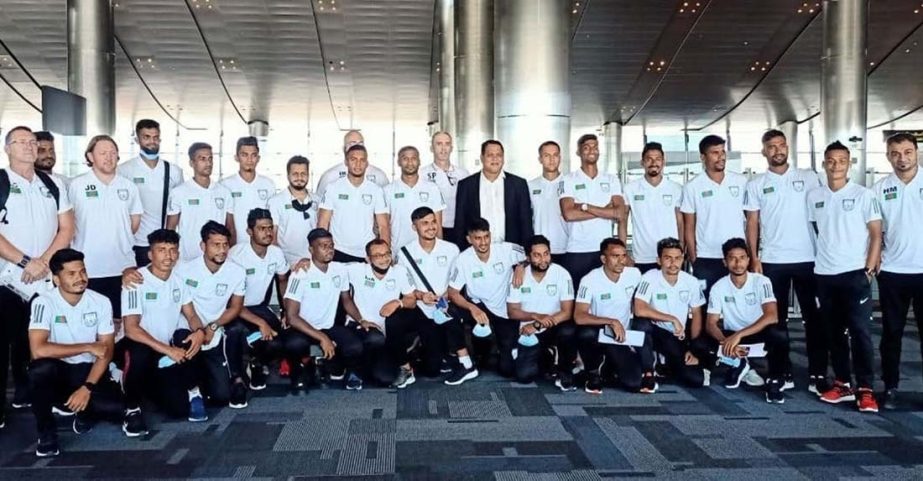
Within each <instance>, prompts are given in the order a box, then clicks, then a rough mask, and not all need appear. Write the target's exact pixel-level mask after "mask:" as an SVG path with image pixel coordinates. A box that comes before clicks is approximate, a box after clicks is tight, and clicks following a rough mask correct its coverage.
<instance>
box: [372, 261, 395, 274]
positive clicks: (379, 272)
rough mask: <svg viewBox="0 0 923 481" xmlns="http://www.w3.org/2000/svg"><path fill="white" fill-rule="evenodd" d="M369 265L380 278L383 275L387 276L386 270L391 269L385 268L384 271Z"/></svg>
mask: <svg viewBox="0 0 923 481" xmlns="http://www.w3.org/2000/svg"><path fill="white" fill-rule="evenodd" d="M369 265H370V266H372V270H373V271H375V273H376V274H378V275H382V276H383V275H385V274H387V273H388V270H389V269H390V268H391V266H388V267H385V268H384V269H382V268H380V267H378V266H376V265H375V264H369Z"/></svg>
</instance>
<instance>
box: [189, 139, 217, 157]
mask: <svg viewBox="0 0 923 481" xmlns="http://www.w3.org/2000/svg"><path fill="white" fill-rule="evenodd" d="M202 149H208V150H212V151H213V150H214V149H212V146H211V145H209V144H207V143H205V142H193V143H192V145H190V146H189V160H194V159H195V153H196V152H198V151H200V150H202Z"/></svg>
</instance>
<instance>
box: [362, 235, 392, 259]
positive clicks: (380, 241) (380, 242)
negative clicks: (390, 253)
mask: <svg viewBox="0 0 923 481" xmlns="http://www.w3.org/2000/svg"><path fill="white" fill-rule="evenodd" d="M390 245H391V244H388V241H386V240H384V239H382V238H381V237H376V238H374V239H372V240H370V241H368V242H366V243H365V255H367V256H370V255H372V247H375V246H390Z"/></svg>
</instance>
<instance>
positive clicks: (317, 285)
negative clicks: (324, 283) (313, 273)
mask: <svg viewBox="0 0 923 481" xmlns="http://www.w3.org/2000/svg"><path fill="white" fill-rule="evenodd" d="M310 286H311V289H320V282H312V283H311V284H310Z"/></svg>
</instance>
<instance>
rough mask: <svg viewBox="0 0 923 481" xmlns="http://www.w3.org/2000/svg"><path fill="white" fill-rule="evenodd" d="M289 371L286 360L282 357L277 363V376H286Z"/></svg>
mask: <svg viewBox="0 0 923 481" xmlns="http://www.w3.org/2000/svg"><path fill="white" fill-rule="evenodd" d="M289 372H290V371H289V365H288V361H287V360H285V359H283V360H282V361H281V362H280V363H279V377H288V374H289Z"/></svg>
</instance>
